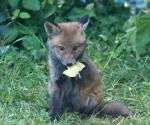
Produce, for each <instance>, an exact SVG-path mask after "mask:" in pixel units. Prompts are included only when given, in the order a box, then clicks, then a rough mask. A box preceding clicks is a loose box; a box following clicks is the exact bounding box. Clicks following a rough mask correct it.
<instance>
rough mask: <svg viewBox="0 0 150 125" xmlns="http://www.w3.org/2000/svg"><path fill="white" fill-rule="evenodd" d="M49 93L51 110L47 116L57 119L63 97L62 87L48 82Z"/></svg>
mask: <svg viewBox="0 0 150 125" xmlns="http://www.w3.org/2000/svg"><path fill="white" fill-rule="evenodd" d="M49 93H50V96H51V99H50V109H51V112H50V114H49V116H50V117H51V120H54V119H59V115H60V113H61V105H62V99H63V92H62V89H61V88H59V87H58V86H57V85H56V84H51V83H49Z"/></svg>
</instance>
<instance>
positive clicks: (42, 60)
mask: <svg viewBox="0 0 150 125" xmlns="http://www.w3.org/2000/svg"><path fill="white" fill-rule="evenodd" d="M83 1H84V0H82V1H76V0H64V1H63V0H57V1H54V0H1V2H0V111H1V114H0V125H51V124H55V125H62V124H63V125H66V124H69V125H70V124H71V125H76V124H83V125H92V124H95V125H98V124H99V125H108V124H111V125H113V124H122V125H135V124H136V125H141V124H142V125H149V124H150V98H149V97H150V92H149V90H150V77H149V76H150V70H149V69H150V57H149V55H150V35H149V33H150V11H149V2H150V1H149V0H145V2H147V5H148V8H147V9H146V10H137V15H132V16H131V15H130V10H129V9H130V8H125V7H124V6H123V5H124V3H122V2H118V3H114V1H113V0H94V1H93V0H87V1H85V2H83ZM124 2H125V1H124ZM126 2H128V1H126ZM85 14H89V15H90V17H91V19H90V24H89V27H88V29H87V31H86V32H87V38H88V40H87V49H86V51H87V54H88V55H89V56H90V57H91V58H92V59H93V61H94V62H95V64H96V65H97V67H98V69H99V71H100V72H101V76H102V83H103V88H104V94H105V95H104V102H109V101H113V100H117V101H121V102H124V103H125V104H126V105H127V106H128V108H129V109H130V111H131V114H130V116H129V117H128V118H126V119H124V118H123V117H118V118H112V117H110V116H103V117H101V118H99V117H97V116H95V115H92V116H91V117H90V118H89V119H85V120H81V119H80V118H79V116H78V114H76V113H65V114H63V115H62V117H61V119H60V121H55V122H54V123H51V121H50V118H49V117H48V115H47V113H46V112H45V109H46V108H47V107H49V100H50V99H49V95H48V91H47V81H48V67H47V57H46V56H47V50H46V34H45V31H44V27H43V24H44V22H45V20H48V21H52V22H55V23H60V22H68V21H76V20H77V19H78V18H80V17H81V16H83V15H85Z"/></svg>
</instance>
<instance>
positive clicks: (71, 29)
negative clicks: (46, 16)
mask: <svg viewBox="0 0 150 125" xmlns="http://www.w3.org/2000/svg"><path fill="white" fill-rule="evenodd" d="M88 23H89V15H85V16H83V17H82V18H80V19H79V20H78V21H77V22H69V23H60V24H57V25H56V24H53V23H50V22H45V23H44V27H45V30H46V33H47V36H48V46H49V49H50V50H49V51H50V54H54V56H55V57H56V58H57V59H59V60H60V62H61V63H62V64H63V65H73V64H74V63H75V62H76V61H77V60H78V59H80V57H82V54H83V53H84V49H85V42H86V35H85V32H84V31H85V29H86V27H87V25H88Z"/></svg>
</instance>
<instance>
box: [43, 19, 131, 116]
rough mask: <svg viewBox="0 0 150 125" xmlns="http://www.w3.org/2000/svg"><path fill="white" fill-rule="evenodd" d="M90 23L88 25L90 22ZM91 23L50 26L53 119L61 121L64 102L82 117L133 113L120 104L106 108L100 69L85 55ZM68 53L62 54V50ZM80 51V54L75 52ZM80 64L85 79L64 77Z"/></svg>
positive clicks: (48, 31) (46, 25)
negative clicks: (88, 26) (95, 114)
mask: <svg viewBox="0 0 150 125" xmlns="http://www.w3.org/2000/svg"><path fill="white" fill-rule="evenodd" d="M86 22H87V21H86ZM86 25H87V23H85V24H82V23H78V22H73V23H61V24H58V26H55V25H53V24H52V23H49V22H46V23H45V29H46V32H47V35H48V47H49V55H48V57H49V59H48V64H49V68H50V82H49V93H50V95H51V113H50V116H51V118H52V119H54V118H58V116H59V115H60V112H61V106H62V103H63V101H65V102H67V103H68V104H69V105H70V106H71V107H72V109H73V110H74V111H77V112H79V113H82V114H91V113H92V112H95V113H106V114H110V115H116V114H120V115H123V116H128V115H129V110H128V109H127V108H126V107H125V106H124V105H123V104H122V103H118V102H113V103H109V104H107V105H104V106H102V105H101V101H102V98H103V91H102V85H101V81H100V75H99V72H98V70H97V67H96V66H95V65H94V63H93V62H92V61H91V60H90V59H89V58H88V57H87V55H86V53H85V50H84V49H85V42H86V35H85V33H84V30H83V29H85V28H86ZM60 47H61V48H62V47H63V48H64V49H63V50H62V49H61V48H60ZM74 47H77V50H74V49H73V48H74ZM76 61H80V62H82V63H84V64H85V68H84V69H83V70H82V71H81V72H80V74H81V78H79V77H78V76H76V77H75V78H70V77H67V76H65V75H63V74H62V72H63V71H64V70H65V69H66V65H67V64H74V63H75V62H76Z"/></svg>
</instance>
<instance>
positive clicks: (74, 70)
mask: <svg viewBox="0 0 150 125" xmlns="http://www.w3.org/2000/svg"><path fill="white" fill-rule="evenodd" d="M84 67H85V65H84V64H82V63H80V62H76V63H75V64H74V65H72V66H68V67H67V68H68V69H67V70H65V71H64V72H63V74H65V75H67V76H69V77H75V76H76V75H79V76H80V74H79V71H81V70H82V69H83V68H84Z"/></svg>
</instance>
